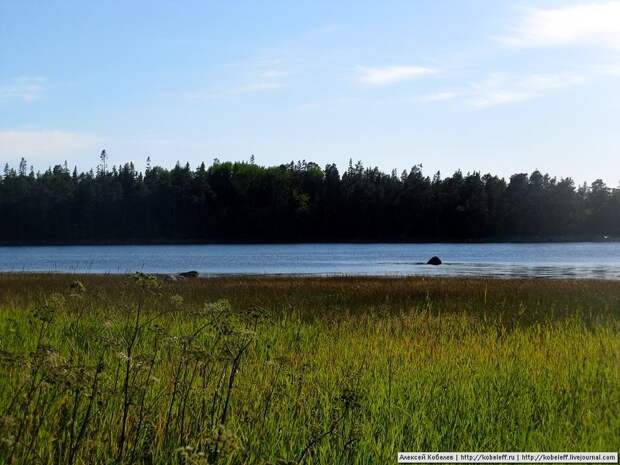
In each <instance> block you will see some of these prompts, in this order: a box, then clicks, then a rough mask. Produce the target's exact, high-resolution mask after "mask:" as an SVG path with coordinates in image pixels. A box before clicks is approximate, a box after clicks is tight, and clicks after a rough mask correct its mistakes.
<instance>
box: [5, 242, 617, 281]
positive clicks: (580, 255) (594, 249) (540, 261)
mask: <svg viewBox="0 0 620 465" xmlns="http://www.w3.org/2000/svg"><path fill="white" fill-rule="evenodd" d="M433 255H437V256H439V257H440V258H441V259H442V260H443V261H444V264H443V265H440V266H432V265H426V264H425V263H426V261H427V260H428V259H429V258H430V257H431V256H433ZM188 270H197V271H199V272H200V273H201V274H205V275H225V274H232V275H237V274H251V275H255V274H270V275H274V274H290V275H298V274H309V275H379V276H403V275H427V276H485V277H551V278H564V277H568V278H596V279H620V243H614V242H602V243H595V242H578V243H577V242H575V243H536V244H268V245H127V246H107V245H106V246H24V247H0V271H10V272H32V271H37V272H69V273H129V272H135V271H143V272H148V273H177V272H180V271H188Z"/></svg>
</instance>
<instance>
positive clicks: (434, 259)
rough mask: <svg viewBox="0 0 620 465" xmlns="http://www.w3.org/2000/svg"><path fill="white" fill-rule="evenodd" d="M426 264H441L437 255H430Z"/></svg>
mask: <svg viewBox="0 0 620 465" xmlns="http://www.w3.org/2000/svg"><path fill="white" fill-rule="evenodd" d="M426 264H427V265H441V259H440V258H439V257H431V259H430V260H429V261H427V262H426Z"/></svg>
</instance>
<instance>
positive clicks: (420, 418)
mask: <svg viewBox="0 0 620 465" xmlns="http://www.w3.org/2000/svg"><path fill="white" fill-rule="evenodd" d="M619 330H620V283H615V282H606V281H554V280H483V279H424V278H352V277H343V278H251V277H245V278H214V279H192V280H185V281H178V282H165V281H162V280H160V279H158V278H157V277H154V276H148V275H143V274H138V275H135V276H131V277H127V276H71V275H53V274H41V275H30V274H4V275H0V374H1V375H2V376H0V415H1V418H0V422H1V423H0V462H1V463H7V464H22V463H23V464H30V463H33V464H34V463H42V464H93V463H116V464H212V463H221V464H246V463H256V464H299V463H320V464H334V463H343V464H344V463H347V464H349V463H355V464H366V463H389V462H393V461H395V460H396V452H398V451H404V450H409V451H415V450H418V451H419V450H431V451H433V450H434V451H440V450H534V451H539V450H540V451H551V450H567V451H568V450H575V451H586V450H612V451H613V450H617V449H618V437H620V417H619V416H618V415H617V412H618V410H619V408H620V368H619V367H620V335H619Z"/></svg>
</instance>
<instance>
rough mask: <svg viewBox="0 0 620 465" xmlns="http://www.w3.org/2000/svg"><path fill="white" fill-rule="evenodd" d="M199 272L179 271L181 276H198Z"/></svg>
mask: <svg viewBox="0 0 620 465" xmlns="http://www.w3.org/2000/svg"><path fill="white" fill-rule="evenodd" d="M198 275H199V273H198V272H197V271H184V272H183V273H179V276H181V277H182V278H197V277H198Z"/></svg>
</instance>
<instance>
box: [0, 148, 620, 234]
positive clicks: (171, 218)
mask: <svg viewBox="0 0 620 465" xmlns="http://www.w3.org/2000/svg"><path fill="white" fill-rule="evenodd" d="M0 222H1V224H2V227H1V228H0V241H2V242H3V243H29V242H35V243H36V242H41V243H48V242H49V243H53V242H62V243H67V242H76V243H77V242H119V243H122V242H157V241H170V242H173V241H179V242H183V241H197V242H207V241H252V242H270V241H426V240H547V239H555V238H557V239H569V238H574V239H593V238H603V237H620V189H611V188H608V187H607V186H606V185H605V183H604V182H603V181H602V180H600V179H599V180H596V181H594V182H593V183H591V184H590V185H586V184H583V185H580V186H576V185H575V183H574V182H573V180H572V179H570V178H561V179H556V178H555V177H551V176H549V175H548V174H542V173H540V172H538V171H534V172H533V173H531V174H527V173H518V174H514V175H512V176H511V177H510V178H509V179H508V180H505V179H504V178H501V177H498V176H495V175H491V174H485V175H481V174H480V173H478V172H473V173H467V174H463V173H462V172H461V171H457V172H455V173H454V174H452V175H451V176H448V177H443V178H442V177H441V176H440V174H439V173H437V174H435V175H434V176H432V177H429V176H426V175H425V174H424V173H423V171H422V167H421V165H415V166H413V167H412V168H411V169H410V170H405V171H403V172H402V173H401V174H400V175H399V174H398V173H397V172H396V171H393V172H392V173H389V174H387V173H383V172H381V171H380V170H379V169H377V168H365V167H364V166H363V165H362V163H361V162H358V163H357V164H354V163H352V162H350V163H349V166H348V168H347V169H346V170H345V171H344V172H342V173H340V172H339V170H338V168H337V167H336V165H335V164H328V165H327V166H325V167H324V168H321V167H320V166H319V165H317V164H316V163H313V162H306V161H300V162H296V163H294V162H291V163H289V164H282V165H279V166H270V167H263V166H259V165H257V164H256V163H254V160H253V158H252V159H251V160H250V161H248V162H234V163H233V162H219V161H218V160H217V159H216V160H214V162H213V163H212V164H211V165H210V166H208V167H207V166H206V165H205V164H204V163H202V164H200V165H199V166H198V167H196V168H195V169H192V168H191V167H190V166H189V164H185V165H181V164H179V163H177V164H176V166H175V167H174V168H172V169H166V168H162V167H159V166H155V167H151V166H150V160H147V167H146V169H145V170H144V172H141V171H138V170H136V169H135V167H134V165H133V163H126V164H125V165H123V166H119V167H116V166H113V167H111V168H108V166H107V155H106V153H105V151H104V152H102V154H101V163H100V164H99V166H98V167H97V169H96V170H95V171H93V170H90V171H88V172H80V173H78V171H77V169H75V168H74V169H73V170H72V171H71V170H69V168H68V167H67V164H66V162H65V164H64V165H56V166H54V167H53V168H50V169H48V170H47V171H45V172H37V173H35V172H34V170H33V169H32V167H31V168H30V169H28V167H27V163H26V161H25V160H24V159H22V161H21V163H20V165H19V168H18V169H14V168H11V167H10V166H8V165H7V166H5V169H4V173H3V175H2V176H1V179H0Z"/></svg>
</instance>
